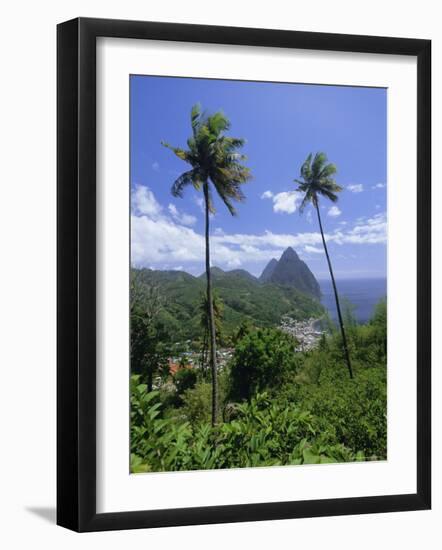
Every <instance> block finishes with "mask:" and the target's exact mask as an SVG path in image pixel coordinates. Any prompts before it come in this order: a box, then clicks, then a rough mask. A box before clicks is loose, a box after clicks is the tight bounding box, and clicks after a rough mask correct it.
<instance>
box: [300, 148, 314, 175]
mask: <svg viewBox="0 0 442 550" xmlns="http://www.w3.org/2000/svg"><path fill="white" fill-rule="evenodd" d="M311 163H312V153H310V154H309V155H308V157H307V158H306V159H305V161H304V162H303V164H302V166H301V177H302V178H303V179H304V180H305V181H307V180H309V179H310V176H311V173H312V167H311Z"/></svg>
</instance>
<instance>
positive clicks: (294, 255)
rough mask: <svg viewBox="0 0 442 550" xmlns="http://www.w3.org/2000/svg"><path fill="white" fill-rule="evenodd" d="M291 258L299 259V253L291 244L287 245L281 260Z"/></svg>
mask: <svg viewBox="0 0 442 550" xmlns="http://www.w3.org/2000/svg"><path fill="white" fill-rule="evenodd" d="M290 259H296V260H299V256H298V254H297V253H296V252H295V250H293V248H292V247H291V246H289V247H287V248H286V249H285V250H284V252H283V253H282V256H281V260H290Z"/></svg>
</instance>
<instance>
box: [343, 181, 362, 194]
mask: <svg viewBox="0 0 442 550" xmlns="http://www.w3.org/2000/svg"><path fill="white" fill-rule="evenodd" d="M347 189H348V190H349V191H351V192H352V193H362V191H363V190H364V186H363V185H362V183H352V184H351V185H347Z"/></svg>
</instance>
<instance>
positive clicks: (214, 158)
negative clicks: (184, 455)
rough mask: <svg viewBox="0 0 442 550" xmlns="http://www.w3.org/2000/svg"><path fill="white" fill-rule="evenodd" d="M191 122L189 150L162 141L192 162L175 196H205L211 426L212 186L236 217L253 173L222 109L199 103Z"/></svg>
mask: <svg viewBox="0 0 442 550" xmlns="http://www.w3.org/2000/svg"><path fill="white" fill-rule="evenodd" d="M190 122H191V126H192V135H191V136H190V138H189V139H188V140H187V147H188V149H181V148H179V147H173V146H171V145H169V144H168V143H165V142H162V144H163V145H164V146H165V147H168V148H169V149H171V150H172V151H173V152H174V153H175V155H176V156H177V157H178V158H180V159H181V160H184V161H185V162H187V163H188V164H190V170H188V171H186V172H184V173H183V174H181V175H180V176H179V177H178V178H177V179H176V180H175V182H174V184H173V185H172V195H174V196H175V197H182V195H183V191H184V189H185V188H186V187H187V186H189V185H192V186H193V187H194V189H196V190H197V191H201V190H202V192H203V196H204V205H205V225H206V228H205V240H206V279H207V303H208V319H209V336H210V368H211V372H212V425H215V424H216V422H217V409H218V385H217V368H216V327H215V317H214V311H213V297H212V277H211V273H210V239H209V234H210V227H209V224H210V216H209V214H210V213H213V212H214V211H215V210H214V204H213V198H212V188H214V189H215V191H216V193H217V194H218V195H219V197H220V198H221V200H222V201H223V203H224V204H225V205H226V207H227V209H228V210H229V212H230V213H231V214H232V216H233V215H235V214H236V211H235V208H234V206H233V204H232V202H233V201H242V200H244V198H245V197H244V194H243V193H242V190H241V185H242V184H243V183H245V182H246V181H247V180H249V179H250V177H251V175H250V172H249V169H248V168H247V167H245V166H244V165H243V164H242V163H241V161H243V160H245V159H246V157H245V156H244V155H242V154H240V153H238V150H239V149H241V148H242V147H243V145H244V140H243V139H241V138H234V137H230V136H226V135H225V132H227V131H228V130H229V128H230V122H229V120H228V118H227V117H226V116H225V115H224V114H223V113H222V112H217V113H214V114H213V115H207V114H206V113H203V112H202V111H201V106H200V105H199V104H196V105H194V106H193V107H192V110H191V113H190Z"/></svg>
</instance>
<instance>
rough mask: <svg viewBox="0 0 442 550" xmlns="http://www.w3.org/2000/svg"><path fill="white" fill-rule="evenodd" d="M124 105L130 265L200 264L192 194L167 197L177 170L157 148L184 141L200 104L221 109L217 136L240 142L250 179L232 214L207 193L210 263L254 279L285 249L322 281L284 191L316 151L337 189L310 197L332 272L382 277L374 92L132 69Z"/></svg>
mask: <svg viewBox="0 0 442 550" xmlns="http://www.w3.org/2000/svg"><path fill="white" fill-rule="evenodd" d="M130 100H131V151H130V153H131V190H132V220H131V226H132V236H131V239H132V264H133V265H136V266H145V267H151V268H154V269H183V270H185V271H188V272H190V273H193V274H199V273H201V272H202V271H203V268H204V265H203V262H204V249H203V244H204V241H203V234H204V217H203V213H202V210H201V204H202V203H201V199H202V197H201V195H200V194H199V193H197V192H196V191H195V190H194V189H193V188H190V187H189V188H187V190H186V191H185V193H184V197H183V198H182V199H179V198H178V199H177V198H174V197H172V195H171V194H170V187H171V185H172V183H173V181H174V180H175V178H176V177H177V176H178V175H179V174H180V173H182V172H183V171H185V170H186V169H187V168H186V167H187V165H186V163H184V162H183V161H181V160H180V159H178V158H177V157H175V156H174V155H173V153H172V152H171V151H170V150H168V149H166V148H165V147H163V146H162V145H161V143H160V142H161V140H165V141H167V142H169V143H171V144H173V145H176V146H180V147H185V146H186V140H187V138H188V136H189V135H190V132H191V129H190V109H191V107H192V105H193V104H195V103H197V102H200V103H201V105H202V106H203V108H204V109H205V110H207V111H209V112H214V111H217V110H222V111H224V113H225V114H226V115H227V116H228V118H229V119H230V121H231V130H230V131H229V134H230V135H233V136H235V137H243V138H245V139H246V141H247V142H246V145H245V147H244V150H243V152H244V153H245V154H246V155H247V157H248V160H247V162H246V164H247V165H248V166H249V167H250V169H251V172H252V175H253V179H252V180H251V181H250V182H249V183H247V184H246V185H244V187H243V189H244V193H245V194H246V197H247V200H246V202H245V203H241V204H238V207H237V210H238V216H236V217H232V216H231V215H230V214H229V212H228V211H227V209H226V208H225V207H224V206H223V205H222V204H221V203H220V201H219V200H216V199H215V205H216V214H215V215H214V216H213V217H212V219H211V234H212V239H211V242H212V250H213V258H212V264H213V265H218V266H220V267H221V268H223V269H235V268H244V269H247V270H249V271H250V272H251V273H253V274H255V275H259V274H260V273H261V271H262V269H263V268H264V266H265V265H266V263H267V262H268V261H269V260H270V259H271V258H272V257H275V258H277V259H278V258H279V256H280V255H281V253H282V252H283V250H284V249H285V248H286V247H287V246H292V247H293V248H294V249H295V250H296V251H297V252H298V254H299V255H300V256H301V257H302V259H303V260H304V261H306V262H307V264H308V265H309V267H310V269H311V270H312V271H313V272H314V273H315V275H316V276H317V277H318V278H326V277H327V276H328V270H327V265H326V261H325V256H324V253H323V249H322V244H321V241H320V234H319V232H318V224H317V220H316V217H315V213H314V211H313V210H312V209H311V207H308V208H307V209H306V210H305V211H304V213H303V214H302V215H300V214H299V211H298V206H299V202H300V199H301V197H300V196H299V195H297V194H296V193H292V191H294V189H295V187H296V184H295V183H294V182H293V179H294V178H297V177H299V170H300V166H301V164H302V162H303V161H304V159H305V158H306V157H307V155H308V154H309V153H310V152H317V151H324V152H325V153H326V154H327V156H328V158H329V161H330V162H333V163H334V164H336V166H337V168H338V173H337V176H336V181H337V182H338V183H339V184H340V185H341V186H342V187H344V190H343V191H342V192H341V193H340V196H339V201H338V203H337V204H336V205H332V204H331V203H330V202H327V201H325V200H323V201H322V204H321V214H322V219H323V225H324V230H325V232H326V234H327V241H328V244H329V249H330V254H331V256H332V261H333V265H334V268H335V272H336V275H337V277H338V278H363V277H383V276H385V274H386V233H387V224H386V183H387V182H386V177H387V176H386V174H387V149H386V145H387V144H386V140H387V132H386V108H387V91H386V90H385V89H379V88H354V87H341V86H320V85H304V84H279V83H277V84H276V83H263V82H245V81H229V80H206V79H191V78H169V77H151V76H132V77H131V80H130Z"/></svg>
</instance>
